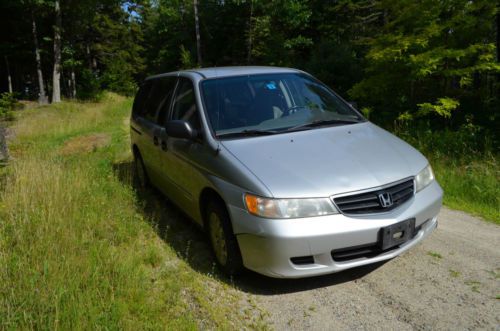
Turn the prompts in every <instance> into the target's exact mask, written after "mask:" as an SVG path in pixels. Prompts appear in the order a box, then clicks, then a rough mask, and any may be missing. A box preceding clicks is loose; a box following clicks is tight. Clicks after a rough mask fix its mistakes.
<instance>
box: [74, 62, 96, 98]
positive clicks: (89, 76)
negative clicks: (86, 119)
mask: <svg viewBox="0 0 500 331" xmlns="http://www.w3.org/2000/svg"><path fill="white" fill-rule="evenodd" d="M101 93H102V92H101V85H100V83H99V80H98V79H97V77H96V76H95V74H94V73H93V72H92V71H91V70H89V69H83V70H82V71H81V72H80V76H79V79H78V81H77V89H76V96H77V98H78V99H81V100H98V99H99V97H100V95H101Z"/></svg>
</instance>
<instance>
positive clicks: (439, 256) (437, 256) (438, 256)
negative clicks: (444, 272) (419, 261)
mask: <svg viewBox="0 0 500 331" xmlns="http://www.w3.org/2000/svg"><path fill="white" fill-rule="evenodd" d="M427 255H429V256H432V257H433V258H436V259H442V258H443V256H442V255H441V254H439V253H437V252H432V251H429V252H427Z"/></svg>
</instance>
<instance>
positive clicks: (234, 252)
mask: <svg viewBox="0 0 500 331" xmlns="http://www.w3.org/2000/svg"><path fill="white" fill-rule="evenodd" d="M206 217H207V223H208V224H207V225H208V235H209V238H210V244H211V246H212V251H213V253H214V256H215V260H216V262H217V264H218V265H219V267H220V268H221V269H222V270H223V271H224V272H225V273H226V274H228V275H236V274H238V273H240V272H241V271H242V270H243V262H242V259H241V253H240V248H239V246H238V242H237V240H236V237H235V235H234V234H233V229H232V226H231V220H230V219H229V215H228V213H227V210H226V208H225V206H224V205H223V204H222V203H221V202H211V203H210V204H209V205H208V207H207V210H206Z"/></svg>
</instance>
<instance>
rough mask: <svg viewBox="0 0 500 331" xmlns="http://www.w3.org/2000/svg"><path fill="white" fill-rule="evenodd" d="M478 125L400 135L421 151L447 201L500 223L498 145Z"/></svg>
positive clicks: (411, 131)
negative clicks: (476, 127)
mask: <svg viewBox="0 0 500 331" xmlns="http://www.w3.org/2000/svg"><path fill="white" fill-rule="evenodd" d="M476 131H477V129H475V128H474V127H465V128H463V129H461V130H459V131H446V130H445V131H431V130H415V129H413V130H407V131H401V132H398V135H399V136H400V137H401V138H403V139H404V140H406V141H408V142H409V143H410V144H411V145H413V146H414V147H415V148H417V149H418V150H419V151H421V152H422V153H423V154H424V155H425V156H426V157H427V158H428V159H429V162H430V163H431V165H432V168H433V170H434V173H435V175H436V179H437V181H438V182H439V184H440V185H441V186H442V188H443V190H444V198H443V202H444V205H446V206H448V207H450V208H452V209H458V210H463V211H466V212H468V213H471V214H473V215H477V216H480V217H482V218H484V219H485V220H486V221H489V222H493V223H496V224H500V164H499V162H498V154H497V152H498V147H494V146H495V144H494V142H493V140H492V139H491V138H489V137H488V136H485V135H480V134H479V133H478V132H476Z"/></svg>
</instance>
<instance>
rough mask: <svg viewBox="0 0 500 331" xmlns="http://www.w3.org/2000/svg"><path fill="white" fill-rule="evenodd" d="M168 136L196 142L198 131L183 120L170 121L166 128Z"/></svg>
mask: <svg viewBox="0 0 500 331" xmlns="http://www.w3.org/2000/svg"><path fill="white" fill-rule="evenodd" d="M165 129H166V131H167V134H168V135H169V136H170V137H174V138H183V139H189V140H194V139H196V138H198V131H197V130H195V129H193V127H192V126H191V124H189V122H186V121H182V120H173V121H168V122H167V125H166V126H165Z"/></svg>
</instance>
